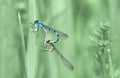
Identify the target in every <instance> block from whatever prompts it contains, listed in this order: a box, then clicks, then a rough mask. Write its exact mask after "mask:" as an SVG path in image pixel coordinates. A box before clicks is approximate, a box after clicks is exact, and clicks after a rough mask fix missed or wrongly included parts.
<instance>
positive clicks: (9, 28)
mask: <svg viewBox="0 0 120 78" xmlns="http://www.w3.org/2000/svg"><path fill="white" fill-rule="evenodd" d="M119 5H120V1H119V0H115V1H114V0H85V1H83V0H69V1H67V0H57V1H56V0H26V1H24V0H21V1H20V0H9V1H6V0H0V78H119V77H120V71H119V69H120V68H119V65H120V62H119V60H120V58H119V57H120V53H119V48H120V45H119V43H120V39H119V34H120V32H119V29H120V26H119V25H120V23H119V18H120V10H119ZM36 19H38V20H40V21H41V22H43V23H44V24H46V25H50V26H51V27H53V28H55V29H58V30H60V31H63V32H65V33H67V34H68V35H69V38H67V39H65V40H60V41H59V42H58V43H57V44H56V45H55V46H56V47H57V48H58V50H59V51H60V52H61V53H62V54H63V55H64V56H65V57H66V58H67V59H68V60H69V61H70V62H71V63H72V64H73V65H74V68H75V70H74V71H69V70H68V69H67V68H66V67H65V66H64V64H62V62H61V61H60V60H58V59H57V57H56V56H55V55H54V53H52V52H51V53H46V52H44V51H43V47H42V46H41V45H42V44H41V43H42V42H43V40H44V33H43V31H42V30H41V31H39V32H38V33H37V34H34V33H32V31H33V29H32V28H30V27H29V26H30V23H33V22H34V20H36ZM106 21H109V23H110V26H109V27H110V32H111V33H110V34H107V35H105V34H100V33H99V31H101V29H100V27H99V23H100V22H106ZM95 30H98V31H96V32H97V33H98V34H96V36H100V35H102V36H105V37H108V36H109V38H110V39H111V41H110V42H109V40H108V41H107V42H106V41H104V40H103V41H102V42H101V43H98V42H95V44H97V45H103V44H106V43H109V44H106V45H107V47H108V46H109V50H106V51H105V53H106V54H103V56H101V55H100V57H101V58H102V59H100V58H98V56H99V54H96V53H97V51H100V52H101V49H100V48H99V47H95V46H93V42H91V39H89V36H91V35H94V34H95V33H94V31H95ZM96 36H94V37H93V38H94V39H97V40H100V39H98V38H97V37H96ZM104 48H105V47H104ZM101 53H102V52H101ZM95 54H96V55H97V57H95V56H94V55H95ZM95 60H96V61H97V63H98V64H96V62H95ZM99 69H100V71H103V72H101V73H99V72H100V71H99ZM95 70H96V71H95ZM97 73H99V74H97Z"/></svg>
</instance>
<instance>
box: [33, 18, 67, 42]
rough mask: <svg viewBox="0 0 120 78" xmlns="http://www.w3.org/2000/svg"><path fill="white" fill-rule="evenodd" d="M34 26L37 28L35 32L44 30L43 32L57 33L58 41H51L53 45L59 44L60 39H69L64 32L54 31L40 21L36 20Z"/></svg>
mask: <svg viewBox="0 0 120 78" xmlns="http://www.w3.org/2000/svg"><path fill="white" fill-rule="evenodd" d="M33 26H34V28H35V30H34V31H35V32H37V31H39V29H43V30H46V31H49V32H52V33H55V34H56V36H57V39H56V40H54V41H50V43H52V44H54V43H56V42H58V41H59V39H60V38H63V39H64V38H67V37H68V35H67V34H65V33H63V32H60V31H58V30H56V29H54V28H52V27H48V26H46V25H44V24H43V23H41V22H39V20H35V21H34V25H33Z"/></svg>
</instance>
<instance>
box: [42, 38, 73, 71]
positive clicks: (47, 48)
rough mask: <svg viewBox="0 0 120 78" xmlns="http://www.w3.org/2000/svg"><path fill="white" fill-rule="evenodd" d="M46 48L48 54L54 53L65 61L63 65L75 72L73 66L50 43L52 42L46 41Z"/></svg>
mask: <svg viewBox="0 0 120 78" xmlns="http://www.w3.org/2000/svg"><path fill="white" fill-rule="evenodd" d="M44 48H45V50H46V51H48V52H52V51H54V52H55V54H56V55H57V56H58V57H59V58H60V59H61V60H62V61H63V64H64V65H65V66H66V67H67V68H68V69H69V70H73V69H74V67H73V65H72V64H71V63H70V62H69V61H68V60H67V59H66V58H65V57H64V56H63V55H62V54H61V53H60V52H59V51H58V50H57V48H56V47H55V46H54V45H53V44H52V43H50V40H47V41H46V43H45V44H44Z"/></svg>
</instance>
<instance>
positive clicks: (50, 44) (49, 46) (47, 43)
mask: <svg viewBox="0 0 120 78" xmlns="http://www.w3.org/2000/svg"><path fill="white" fill-rule="evenodd" d="M33 27H34V31H35V32H37V31H39V29H42V30H44V31H45V39H44V49H45V50H46V51H48V52H52V51H54V52H55V54H56V55H57V56H58V57H59V58H60V59H61V60H62V61H63V63H64V64H65V66H66V67H68V68H69V69H70V70H73V69H74V67H73V65H72V64H71V63H70V62H69V61H68V60H67V59H66V58H65V57H64V56H63V55H62V54H61V53H60V52H59V51H58V49H57V48H56V47H55V45H54V44H55V43H57V42H58V41H59V39H61V38H67V37H68V35H67V34H65V33H63V32H60V31H58V30H56V29H53V28H52V27H48V26H46V25H44V24H43V23H41V22H39V20H35V21H34V24H33ZM48 32H51V33H54V34H55V35H56V36H57V39H55V40H53V41H52V40H47V39H46V36H47V33H48Z"/></svg>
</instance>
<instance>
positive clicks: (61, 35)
mask: <svg viewBox="0 0 120 78" xmlns="http://www.w3.org/2000/svg"><path fill="white" fill-rule="evenodd" d="M46 27H48V26H46ZM48 28H50V29H53V30H55V31H57V33H58V34H59V38H61V39H65V38H67V37H69V36H68V35H67V34H65V33H63V32H61V31H59V30H56V29H54V28H52V27H48Z"/></svg>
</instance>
